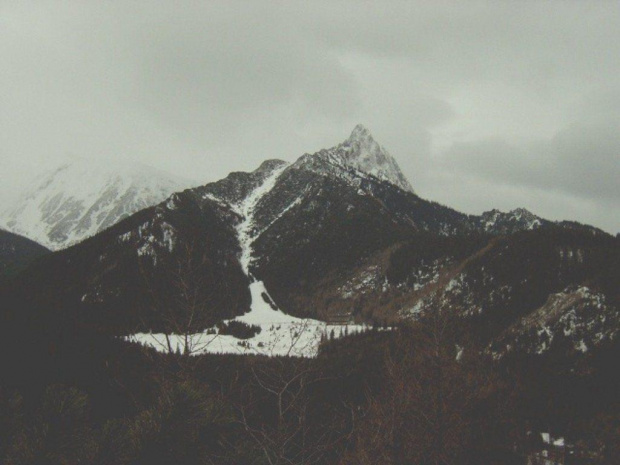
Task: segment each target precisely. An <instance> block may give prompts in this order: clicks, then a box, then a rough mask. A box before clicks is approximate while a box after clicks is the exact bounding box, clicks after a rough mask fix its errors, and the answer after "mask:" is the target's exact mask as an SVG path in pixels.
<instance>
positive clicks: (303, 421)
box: [237, 357, 351, 465]
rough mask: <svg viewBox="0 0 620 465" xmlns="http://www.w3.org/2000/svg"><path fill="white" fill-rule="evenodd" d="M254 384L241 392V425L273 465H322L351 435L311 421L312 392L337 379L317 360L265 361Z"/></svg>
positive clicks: (256, 370)
mask: <svg viewBox="0 0 620 465" xmlns="http://www.w3.org/2000/svg"><path fill="white" fill-rule="evenodd" d="M251 375H252V376H251V382H250V383H248V384H246V385H244V386H242V387H241V391H242V392H241V398H242V399H243V402H242V403H241V404H240V405H237V410H238V413H239V422H240V424H241V425H242V426H243V428H244V429H245V431H246V432H247V433H248V435H249V437H250V438H251V439H252V441H253V442H254V444H255V446H256V448H257V451H259V452H260V454H261V455H262V457H263V458H264V460H265V461H266V462H267V463H268V464H269V465H283V464H286V465H292V464H298V465H311V464H316V463H320V462H321V461H323V460H324V459H325V456H326V455H327V454H328V453H330V452H331V451H332V450H333V448H334V446H336V445H337V444H338V443H340V442H342V441H344V440H345V439H346V437H347V436H348V435H349V434H350V433H351V431H350V430H349V431H347V432H346V433H345V432H343V430H342V428H339V427H338V426H341V425H331V427H327V426H325V427H319V425H318V424H317V421H316V418H315V419H312V418H310V413H311V403H310V402H311V392H310V391H311V389H312V388H313V387H314V386H315V385H316V384H317V383H320V382H321V381H326V380H328V379H333V378H331V377H327V376H325V375H323V374H322V372H321V371H320V370H319V368H318V365H317V363H316V361H315V360H313V359H295V360H294V359H291V358H289V357H277V358H272V359H270V360H259V361H257V363H256V364H255V365H254V366H253V367H252V368H251Z"/></svg>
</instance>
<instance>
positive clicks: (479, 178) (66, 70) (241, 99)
mask: <svg viewBox="0 0 620 465" xmlns="http://www.w3.org/2000/svg"><path fill="white" fill-rule="evenodd" d="M615 10H616V5H614V4H613V3H606V2H563V1H549V2H534V1H532V2H529V1H528V2H502V1H494V2H483V1H476V2H456V1H454V2H451V1H439V2H426V1H417V2H402V1H392V2H387V3H386V2H357V1H342V2H333V1H327V0H325V1H313V2H272V1H257V2H241V1H234V0H231V1H209V2H184V3H183V2H182V3H178V2H160V1H135V2H116V3H111V2H95V1H92V2H78V1H74V2H63V3H58V2H46V1H42V2H0V59H1V60H2V63H3V64H6V65H7V66H2V67H0V89H1V91H0V92H2V94H1V98H2V105H0V168H1V169H2V170H3V172H7V173H13V174H12V175H10V176H7V178H8V179H9V181H8V182H5V184H3V186H0V189H1V188H4V191H2V192H0V194H1V195H3V196H5V195H7V194H6V192H8V191H10V190H11V189H15V188H16V187H17V184H19V183H18V181H19V180H24V179H26V177H27V176H26V175H24V173H27V172H30V171H36V169H38V168H37V166H43V165H53V164H54V163H56V162H58V161H59V160H61V159H63V158H64V157H67V156H68V155H78V156H82V157H87V158H93V159H105V160H108V159H109V160H111V161H112V160H113V159H115V158H129V159H134V160H136V161H140V162H143V163H148V164H151V165H153V166H155V167H157V168H160V169H164V170H168V171H171V172H173V173H174V174H177V175H181V176H185V177H191V178H198V179H199V180H201V181H203V182H206V181H208V180H213V179H216V178H219V177H221V176H224V175H226V174H227V173H228V172H229V171H232V170H240V169H245V170H247V169H252V168H254V167H255V166H257V165H258V164H259V163H260V162H261V161H262V160H263V159H265V158H284V159H288V160H292V159H294V158H296V157H298V156H300V155H301V154H303V153H304V152H312V151H314V150H318V149H320V148H323V147H326V146H330V145H334V144H337V143H338V142H340V141H342V140H343V139H344V138H346V137H347V135H348V133H349V132H350V130H351V128H352V127H353V126H354V125H355V124H356V123H359V122H361V123H364V124H365V125H367V126H368V127H369V128H370V129H371V131H372V132H373V134H374V136H375V137H376V139H377V140H378V141H379V142H380V143H382V144H383V145H384V146H385V147H386V148H387V149H388V150H389V151H390V152H391V153H392V154H393V155H394V156H395V157H396V158H397V160H398V161H399V163H400V165H401V166H402V168H403V169H404V171H405V174H406V175H407V176H408V177H409V178H410V180H411V182H412V184H413V185H414V188H415V189H416V190H417V191H418V192H419V193H420V194H422V195H426V196H428V197H431V198H432V199H436V200H439V201H442V202H444V203H447V204H449V205H453V206H455V207H458V208H460V209H463V210H465V211H471V212H479V211H480V210H482V209H489V208H493V207H502V208H503V207H511V206H521V205H523V206H526V207H528V208H531V209H532V210H534V211H536V212H537V213H540V214H544V215H548V216H554V215H555V216H557V215H563V216H564V217H566V218H574V219H577V220H581V221H587V222H591V223H595V224H597V225H599V226H602V227H604V228H606V229H608V230H610V231H618V230H620V214H619V212H618V207H617V205H618V203H619V202H618V200H620V199H619V198H618V189H617V187H616V182H615V179H617V178H618V165H619V163H618V153H620V140H619V136H618V133H620V131H619V130H618V129H619V128H620V81H619V80H618V79H617V76H618V75H620V16H618V15H617V14H615V13H616V11H615ZM3 192H4V193H3Z"/></svg>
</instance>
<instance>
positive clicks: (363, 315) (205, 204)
mask: <svg viewBox="0 0 620 465" xmlns="http://www.w3.org/2000/svg"><path fill="white" fill-rule="evenodd" d="M619 244H620V241H618V239H617V238H614V237H612V236H610V235H608V234H606V233H604V232H602V231H600V230H598V229H596V228H593V227H590V226H586V225H580V224H578V223H572V222H553V221H549V220H545V219H543V218H539V217H537V216H536V215H534V214H532V213H530V212H528V211H527V210H524V209H516V210H513V211H511V212H507V213H504V212H499V211H497V210H494V211H491V212H486V213H484V214H482V215H480V216H475V215H466V214H463V213H460V212H458V211H455V210H453V209H451V208H449V207H446V206H443V205H440V204H437V203H435V202H430V201H427V200H424V199H422V198H420V197H418V196H417V195H416V194H415V193H413V190H412V188H411V186H410V185H409V183H408V182H407V181H406V179H405V178H404V176H403V175H402V173H401V172H400V170H399V168H398V165H397V163H396V161H395V160H394V159H393V158H392V157H391V156H389V154H388V153H387V152H386V151H385V150H384V149H382V148H381V147H380V145H379V144H378V143H377V142H375V141H374V139H373V138H372V136H371V134H370V132H369V131H368V130H367V129H365V128H363V127H362V126H357V127H356V128H355V129H354V130H353V133H352V134H351V136H350V137H349V138H348V139H347V140H346V141H344V142H343V143H341V144H338V145H337V146H335V147H333V148H330V149H326V150H321V151H319V152H317V153H314V154H305V155H303V156H302V157H300V158H299V159H298V160H296V161H295V162H293V163H290V164H289V163H286V162H284V161H280V160H268V161H265V162H264V163H263V164H262V165H261V166H260V167H259V168H258V169H256V170H255V171H253V172H251V173H245V172H235V173H231V174H230V175H229V176H227V177H226V178H224V179H222V180H220V181H217V182H213V183H210V184H207V185H205V186H201V187H197V188H193V189H187V190H185V191H183V192H179V193H175V194H173V195H171V196H170V197H169V198H168V199H167V200H165V201H164V202H161V203H159V204H158V205H156V206H154V207H150V208H146V209H144V210H141V211H139V212H137V213H135V214H133V215H131V216H129V217H128V218H126V219H125V220H123V221H121V222H119V223H118V224H115V225H114V226H112V227H110V228H108V229H106V230H105V231H102V232H101V233H99V234H96V235H95V236H94V237H92V238H90V239H87V240H85V241H83V242H82V243H80V244H78V245H76V246H75V247H71V248H70V249H68V250H63V251H61V252H59V253H56V254H53V255H49V256H47V257H44V258H43V259H41V260H38V261H37V262H36V263H34V264H33V266H32V267H30V268H29V269H28V270H27V271H26V272H25V273H23V274H22V275H21V276H20V277H19V279H17V280H15V281H14V282H13V283H12V285H11V287H10V288H9V289H5V290H4V292H5V294H4V295H5V298H6V299H8V300H10V301H13V302H16V305H14V307H15V308H17V307H19V304H17V303H19V302H21V305H22V306H27V307H30V308H37V309H45V308H46V307H49V305H50V303H49V302H50V301H51V302H53V305H54V310H50V311H49V314H53V315H55V318H58V317H59V316H58V315H59V314H58V312H64V315H65V318H68V319H70V320H71V321H80V322H81V323H82V324H87V325H91V326H95V327H98V328H101V329H102V330H105V331H111V332H113V333H115V334H128V333H134V332H138V331H141V332H147V331H150V330H153V331H169V330H171V329H172V328H171V327H170V326H169V325H168V324H167V323H166V321H165V319H164V318H162V315H161V308H162V307H165V308H176V307H175V306H178V302H179V297H180V296H181V294H180V292H181V291H180V290H179V289H178V288H177V287H175V285H173V283H175V282H176V278H175V273H177V271H176V270H179V269H181V268H182V267H183V264H184V263H200V264H202V265H201V267H200V269H199V271H198V272H196V273H194V274H193V278H192V279H195V278H196V276H199V277H200V285H199V286H196V288H197V289H198V290H199V294H200V295H199V301H200V302H202V303H203V304H204V313H205V315H204V319H203V320H202V321H203V322H204V323H203V327H205V328H206V327H209V326H211V325H213V324H215V323H216V322H218V321H221V320H223V319H230V318H235V317H238V316H240V315H243V314H247V313H248V312H250V313H252V312H254V311H255V310H256V309H257V307H258V306H259V304H260V306H262V308H264V307H265V303H267V304H268V306H269V307H270V308H271V309H272V310H273V311H274V312H283V313H286V314H289V315H293V316H295V317H303V318H306V317H309V318H313V319H317V320H323V321H328V322H343V321H356V322H384V321H392V322H393V321H396V320H402V319H408V318H419V317H420V315H425V314H428V313H430V312H433V311H437V310H439V309H444V310H446V311H447V312H451V313H452V314H453V316H454V317H455V318H457V321H458V322H459V324H458V327H459V329H460V331H461V332H462V337H464V338H470V339H472V340H474V341H475V342H476V343H477V344H478V345H479V347H480V348H481V350H487V351H489V352H492V353H493V354H495V355H496V356H497V357H500V358H501V357H503V356H504V355H505V354H506V353H508V352H510V353H519V352H520V351H523V353H538V352H541V353H544V352H545V351H547V350H550V348H553V347H555V346H556V345H557V344H559V341H560V340H561V339H562V338H560V337H559V336H557V334H559V333H560V332H562V333H565V338H564V343H562V344H561V347H562V350H565V351H568V352H571V353H573V354H580V353H583V352H582V350H583V347H584V346H585V347H587V348H588V349H592V348H595V347H599V346H602V345H604V344H606V343H609V341H611V340H613V339H614V338H615V335H616V331H617V326H616V325H615V323H613V322H615V321H618V312H619V311H620V305H619V303H620V296H619V295H618V292H617V289H618V288H620V282H619V281H620V279H619V277H618V270H619V269H620V253H619ZM52 296H53V298H51V297H52ZM181 297H182V296H181ZM599 302H600V305H598V303H599ZM40 311H43V310H40ZM573 314H574V315H575V316H574V317H573V316H571V315H573ZM250 319H251V320H253V321H254V318H250ZM524 319H525V320H524ZM601 319H604V320H605V322H607V323H605V322H603V323H601V324H598V323H596V321H600V320H601ZM571 322H572V323H571ZM266 323H267V322H266ZM570 324H574V328H575V330H574V331H573V332H572V333H571V332H570V329H569V326H568V325H570ZM547 332H553V334H554V335H555V336H554V341H555V343H551V342H549V343H547V344H543V342H542V339H541V338H543V337H544V336H543V334H544V333H547ZM584 332H587V333H588V335H587V336H585V335H584ZM599 333H600V334H601V336H600V337H599V336H597V334H599ZM532 335H533V336H532ZM536 337H539V339H541V340H535V339H536ZM244 343H245V344H251V341H245V342H244ZM507 347H508V349H507Z"/></svg>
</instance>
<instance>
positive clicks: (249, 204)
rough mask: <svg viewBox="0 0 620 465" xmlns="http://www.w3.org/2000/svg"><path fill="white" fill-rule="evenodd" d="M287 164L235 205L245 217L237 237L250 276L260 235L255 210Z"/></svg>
mask: <svg viewBox="0 0 620 465" xmlns="http://www.w3.org/2000/svg"><path fill="white" fill-rule="evenodd" d="M287 166H288V165H282V166H280V167H278V168H276V169H274V170H273V171H272V172H271V174H270V175H269V176H268V177H267V178H266V179H265V180H264V181H263V183H262V184H261V185H259V186H258V187H257V188H256V189H254V190H253V191H252V192H251V193H250V195H248V196H247V197H246V198H245V199H244V200H243V201H242V202H241V203H240V204H239V205H236V206H235V207H236V210H237V211H238V212H239V214H241V215H242V217H243V221H241V223H239V224H238V225H237V237H238V240H239V245H240V246H241V255H240V257H239V262H240V264H241V268H242V269H243V272H244V273H245V274H246V275H248V276H250V270H249V267H250V264H251V263H252V243H253V242H254V241H255V240H256V238H257V237H258V233H257V231H256V228H255V224H254V211H255V210H256V207H257V205H258V203H259V202H260V200H261V199H262V198H263V197H264V196H265V195H267V194H268V193H269V191H271V189H273V188H274V186H275V185H276V182H277V180H278V177H280V175H281V174H282V172H283V171H284V170H285V169H286V167H287ZM250 278H251V276H250Z"/></svg>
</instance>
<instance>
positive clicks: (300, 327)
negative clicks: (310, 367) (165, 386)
mask: <svg viewBox="0 0 620 465" xmlns="http://www.w3.org/2000/svg"><path fill="white" fill-rule="evenodd" d="M290 318H291V319H292V320H293V321H292V322H289V323H285V322H282V323H261V324H260V325H257V326H260V327H261V332H260V333H259V334H257V335H256V336H254V337H253V338H250V339H245V340H243V339H238V338H236V337H234V336H230V335H221V334H209V332H208V331H205V332H204V333H198V334H192V335H190V338H191V355H202V354H240V355H264V356H268V357H276V356H289V357H307V358H312V357H316V356H317V354H318V352H319V346H320V343H321V339H322V337H331V336H333V337H334V338H340V337H344V336H345V335H348V334H356V333H360V332H363V331H367V330H369V329H370V328H369V327H367V326H362V325H346V326H343V325H328V324H326V323H325V322H322V321H317V320H309V319H308V320H301V319H297V318H294V317H290ZM127 339H128V340H129V341H132V342H136V343H140V344H142V345H145V346H148V347H152V348H154V349H156V350H158V351H159V352H168V351H169V349H168V343H167V341H166V335H165V334H161V333H152V334H150V333H139V334H134V335H132V336H129V337H128V338H127ZM169 339H170V345H171V348H172V351H173V352H178V353H183V350H184V342H185V341H184V336H181V335H178V334H173V335H170V336H169Z"/></svg>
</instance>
